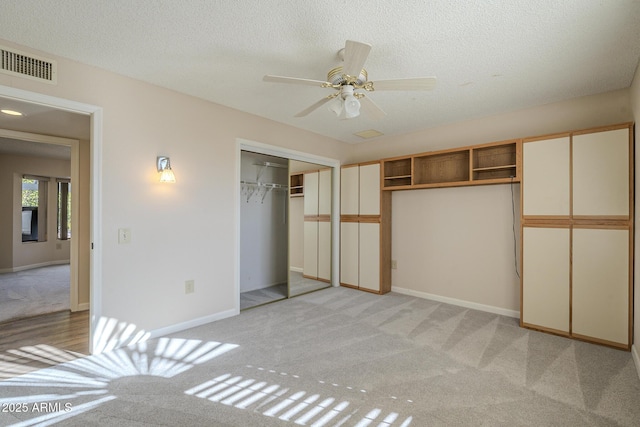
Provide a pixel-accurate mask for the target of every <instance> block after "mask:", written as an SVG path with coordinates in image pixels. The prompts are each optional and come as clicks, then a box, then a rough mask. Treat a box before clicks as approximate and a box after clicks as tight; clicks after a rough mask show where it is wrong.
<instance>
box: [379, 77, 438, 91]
mask: <svg viewBox="0 0 640 427" xmlns="http://www.w3.org/2000/svg"><path fill="white" fill-rule="evenodd" d="M369 83H372V86H373V90H431V89H433V88H434V86H435V85H436V78H435V77H416V78H410V79H393V80H377V81H375V82H369Z"/></svg>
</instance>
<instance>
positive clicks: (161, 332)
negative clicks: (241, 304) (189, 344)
mask: <svg viewBox="0 0 640 427" xmlns="http://www.w3.org/2000/svg"><path fill="white" fill-rule="evenodd" d="M238 314H240V311H239V310H237V309H232V310H227V311H222V312H220V313H216V314H212V315H209V316H204V317H199V318H197V319H193V320H188V321H186V322H182V323H176V324H175V325H170V326H165V327H164V328H159V329H154V330H153V331H149V339H152V338H158V337H162V336H165V335H169V334H174V333H176V332H181V331H184V330H187V329H191V328H195V327H197V326H202V325H206V324H207V323H211V322H215V321H216V320H222V319H226V318H227V317H231V316H236V315H238Z"/></svg>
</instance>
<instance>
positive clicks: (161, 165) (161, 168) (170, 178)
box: [156, 156, 176, 183]
mask: <svg viewBox="0 0 640 427" xmlns="http://www.w3.org/2000/svg"><path fill="white" fill-rule="evenodd" d="M156 166H157V167H158V172H159V173H160V182H171V183H174V182H176V176H175V175H174V174H173V171H172V170H171V162H170V161H169V158H168V157H165V156H159V157H158V158H157V159H156Z"/></svg>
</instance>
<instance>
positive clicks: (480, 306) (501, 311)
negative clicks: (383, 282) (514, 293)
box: [391, 286, 520, 319]
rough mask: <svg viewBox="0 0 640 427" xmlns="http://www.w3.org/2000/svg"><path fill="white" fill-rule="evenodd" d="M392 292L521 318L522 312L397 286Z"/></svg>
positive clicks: (392, 288)
mask: <svg viewBox="0 0 640 427" xmlns="http://www.w3.org/2000/svg"><path fill="white" fill-rule="evenodd" d="M391 291H392V292H397V293H399V294H404V295H410V296H412V297H418V298H424V299H428V300H433V301H438V302H444V303H446V304H451V305H457V306H460V307H465V308H471V309H474V310H480V311H486V312H488V313H494V314H499V315H501V316H508V317H515V318H516V319H519V318H520V312H519V311H514V310H507V309H506V308H500V307H494V306H492V305H485V304H478V303H476V302H470V301H464V300H460V299H456V298H449V297H443V296H440V295H434V294H429V293H427V292H420V291H414V290H413V289H405V288H398V287H397V286H392V287H391Z"/></svg>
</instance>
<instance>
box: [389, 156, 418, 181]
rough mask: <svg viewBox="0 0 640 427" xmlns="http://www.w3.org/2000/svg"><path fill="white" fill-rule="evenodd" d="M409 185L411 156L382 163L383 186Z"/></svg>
mask: <svg viewBox="0 0 640 427" xmlns="http://www.w3.org/2000/svg"><path fill="white" fill-rule="evenodd" d="M404 185H411V157H409V158H405V159H398V160H390V161H387V162H385V163H384V187H399V186H404Z"/></svg>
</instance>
